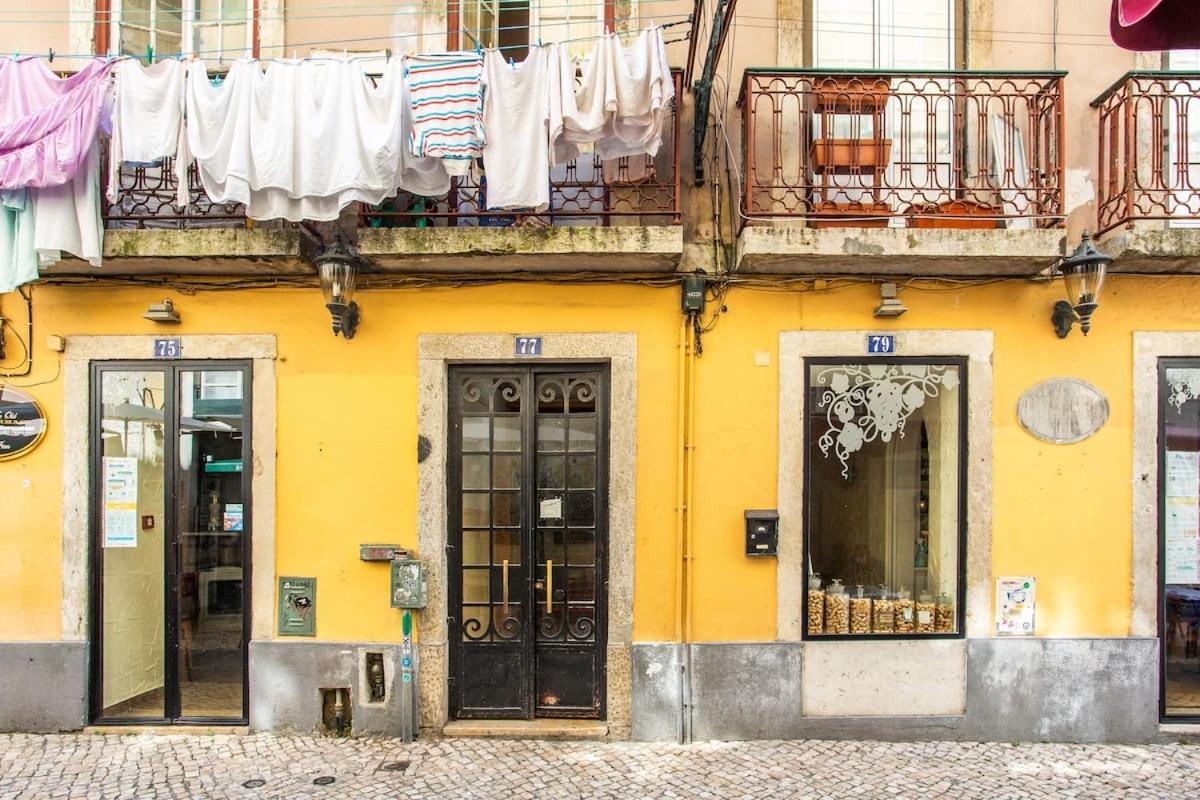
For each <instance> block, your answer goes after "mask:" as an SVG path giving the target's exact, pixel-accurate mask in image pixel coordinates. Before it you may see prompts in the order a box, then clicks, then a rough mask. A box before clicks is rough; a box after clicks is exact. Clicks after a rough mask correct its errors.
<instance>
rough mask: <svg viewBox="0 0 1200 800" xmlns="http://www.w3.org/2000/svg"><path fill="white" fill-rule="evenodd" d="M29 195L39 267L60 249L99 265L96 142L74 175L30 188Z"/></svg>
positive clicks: (50, 261) (55, 257)
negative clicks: (65, 180) (56, 183)
mask: <svg viewBox="0 0 1200 800" xmlns="http://www.w3.org/2000/svg"><path fill="white" fill-rule="evenodd" d="M29 198H30V203H31V204H32V207H33V247H34V249H35V250H36V251H37V258H38V265H39V266H41V267H48V266H50V265H52V264H54V263H55V262H57V261H58V260H59V259H60V258H62V254H63V252H67V253H70V254H71V255H73V256H76V257H77V258H81V259H83V260H84V261H86V262H88V263H89V264H91V265H92V266H93V267H98V266H100V260H101V256H102V254H103V252H104V221H103V220H102V219H101V216H100V153H99V145H93V146H92V148H91V150H89V151H88V155H87V158H86V160H85V161H84V162H83V164H82V165H80V167H79V171H78V172H76V173H75V177H74V178H72V179H71V180H70V181H68V182H67V183H65V184H63V185H62V186H48V187H44V188H41V189H33V190H31V191H30V192H29Z"/></svg>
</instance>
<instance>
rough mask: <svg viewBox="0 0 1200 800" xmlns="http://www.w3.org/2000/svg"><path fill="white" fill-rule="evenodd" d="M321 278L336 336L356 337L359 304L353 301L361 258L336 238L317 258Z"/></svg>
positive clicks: (322, 291)
mask: <svg viewBox="0 0 1200 800" xmlns="http://www.w3.org/2000/svg"><path fill="white" fill-rule="evenodd" d="M314 261H315V264H316V267H317V274H318V275H319V276H320V278H321V294H323V295H324V296H325V307H326V308H327V309H329V315H330V317H332V318H333V335H334V336H337V335H338V334H341V335H342V336H343V337H344V338H346V339H353V338H354V331H355V330H356V329H357V328H358V303H356V302H354V283H355V280H356V277H357V275H356V268H357V261H358V259H357V258H355V256H354V254H353V253H351V252H350V251H349V250H348V249H346V246H345V245H344V244H342V240H341V237H335V238H334V240H333V244H332V245H330V246H329V247H327V248H326V249H325V250H323V251H322V252H321V253H320V254H319V255H318V256H317V257H316V259H314Z"/></svg>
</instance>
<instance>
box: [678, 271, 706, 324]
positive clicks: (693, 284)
mask: <svg viewBox="0 0 1200 800" xmlns="http://www.w3.org/2000/svg"><path fill="white" fill-rule="evenodd" d="M704 287H705V283H704V276H703V275H688V276H687V277H686V278H684V279H683V297H682V300H681V306H682V310H683V313H685V314H699V313H700V312H702V311H703V310H704Z"/></svg>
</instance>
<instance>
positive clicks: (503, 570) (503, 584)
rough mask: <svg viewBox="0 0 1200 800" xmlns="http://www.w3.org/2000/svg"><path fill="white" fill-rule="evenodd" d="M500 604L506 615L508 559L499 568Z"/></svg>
mask: <svg viewBox="0 0 1200 800" xmlns="http://www.w3.org/2000/svg"><path fill="white" fill-rule="evenodd" d="M500 602H501V603H503V604H504V613H505V614H506V615H507V614H508V559H507V558H506V559H504V562H503V566H501V567H500Z"/></svg>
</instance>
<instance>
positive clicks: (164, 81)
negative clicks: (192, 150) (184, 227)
mask: <svg viewBox="0 0 1200 800" xmlns="http://www.w3.org/2000/svg"><path fill="white" fill-rule="evenodd" d="M114 73H115V74H116V78H117V83H116V102H115V103H114V104H113V125H112V138H111V139H110V140H109V148H108V193H107V196H108V201H109V202H110V203H115V202H117V196H118V190H119V189H120V172H121V164H122V163H124V162H126V161H129V162H134V163H141V164H148V163H153V162H156V161H161V160H162V159H164V158H168V157H172V156H173V157H175V179H176V181H178V186H179V188H178V191H177V192H176V199H175V202H176V203H177V204H178V205H179V206H186V205H187V204H188V186H187V169H188V164H189V163H190V162H191V159H190V158H189V157H188V155H187V136H186V134H184V132H183V82H184V78H185V75H186V74H187V67H186V65H185V64H184V63H183V62H181V61H176V60H174V59H168V60H166V61H159V62H158V63H156V64H154V65H153V66H152V67H149V68H145V67H143V66H142V65H141V64H140V63H139V62H138V61H137V59H126V60H125V61H121V62H119V63H118V64H117V66H116V68H115V70H114Z"/></svg>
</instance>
